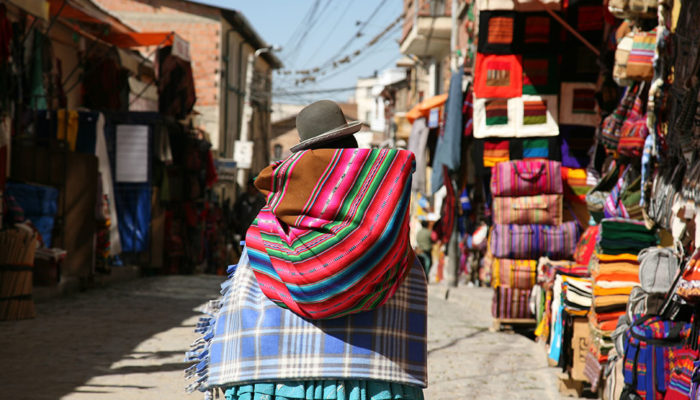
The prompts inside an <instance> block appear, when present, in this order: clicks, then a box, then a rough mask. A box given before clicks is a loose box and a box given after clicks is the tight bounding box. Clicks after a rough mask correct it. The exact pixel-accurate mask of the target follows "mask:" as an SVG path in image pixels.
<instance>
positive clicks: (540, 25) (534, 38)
mask: <svg viewBox="0 0 700 400" xmlns="http://www.w3.org/2000/svg"><path fill="white" fill-rule="evenodd" d="M550 22H551V19H550V18H549V17H547V16H539V15H538V16H527V17H525V35H524V39H523V41H524V42H525V44H535V43H537V44H546V43H549V35H550V29H551V28H550V25H549V24H550Z"/></svg>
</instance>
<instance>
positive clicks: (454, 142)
mask: <svg viewBox="0 0 700 400" xmlns="http://www.w3.org/2000/svg"><path fill="white" fill-rule="evenodd" d="M463 76H464V67H460V68H459V69H458V70H457V71H453V72H452V78H450V90H449V94H448V96H447V102H446V103H445V114H446V117H445V129H444V131H443V134H442V135H440V137H439V138H438V143H437V149H436V150H435V157H434V159H433V174H432V179H431V182H430V186H431V188H430V189H431V193H435V192H437V191H438V189H440V186H442V185H443V183H444V181H443V179H442V175H443V174H442V166H443V165H445V166H447V168H448V169H449V170H450V171H456V170H457V169H458V168H459V166H460V162H461V156H462V135H463V133H464V125H463V124H462V107H463V105H464V99H463V97H462V96H463V92H462V77H463Z"/></svg>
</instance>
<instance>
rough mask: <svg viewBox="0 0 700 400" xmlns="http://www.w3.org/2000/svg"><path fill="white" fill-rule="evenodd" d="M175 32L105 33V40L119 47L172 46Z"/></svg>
mask: <svg viewBox="0 0 700 400" xmlns="http://www.w3.org/2000/svg"><path fill="white" fill-rule="evenodd" d="M175 36H176V35H175V32H129V33H113V34H109V35H107V36H106V37H105V38H104V39H105V41H107V42H109V43H112V44H113V45H115V46H117V47H120V48H133V47H145V46H159V47H160V46H172V45H173V42H174V41H175Z"/></svg>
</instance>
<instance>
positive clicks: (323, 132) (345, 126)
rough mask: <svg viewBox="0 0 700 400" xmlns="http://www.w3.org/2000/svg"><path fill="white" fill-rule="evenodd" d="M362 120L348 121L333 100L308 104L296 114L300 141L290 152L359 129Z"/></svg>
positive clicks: (338, 137) (330, 140) (334, 138)
mask: <svg viewBox="0 0 700 400" xmlns="http://www.w3.org/2000/svg"><path fill="white" fill-rule="evenodd" d="M361 127H362V122H360V121H353V122H349V123H348V121H347V120H346V119H345V115H343V111H342V110H341V109H340V106H338V105H337V104H336V103H335V102H333V101H330V100H320V101H317V102H315V103H312V104H309V105H308V106H306V107H304V109H303V110H301V111H300V112H299V114H298V115H297V131H299V139H300V140H301V142H300V143H299V144H297V145H295V146H293V147H292V148H291V151H292V152H297V151H300V150H305V149H308V148H310V147H312V146H314V145H316V144H319V143H324V142H332V141H335V140H338V139H341V138H343V137H345V136H349V135H352V134H353V133H355V132H357V131H359V130H360V128H361Z"/></svg>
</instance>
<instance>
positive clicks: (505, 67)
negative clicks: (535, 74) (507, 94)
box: [486, 60, 510, 86]
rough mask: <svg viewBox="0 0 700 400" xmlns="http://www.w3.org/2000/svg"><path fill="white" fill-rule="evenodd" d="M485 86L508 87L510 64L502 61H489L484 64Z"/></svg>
mask: <svg viewBox="0 0 700 400" xmlns="http://www.w3.org/2000/svg"><path fill="white" fill-rule="evenodd" d="M486 85H487V86H509V85H510V64H509V63H507V62H503V61H497V60H494V61H489V62H487V63H486Z"/></svg>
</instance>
